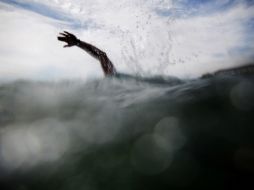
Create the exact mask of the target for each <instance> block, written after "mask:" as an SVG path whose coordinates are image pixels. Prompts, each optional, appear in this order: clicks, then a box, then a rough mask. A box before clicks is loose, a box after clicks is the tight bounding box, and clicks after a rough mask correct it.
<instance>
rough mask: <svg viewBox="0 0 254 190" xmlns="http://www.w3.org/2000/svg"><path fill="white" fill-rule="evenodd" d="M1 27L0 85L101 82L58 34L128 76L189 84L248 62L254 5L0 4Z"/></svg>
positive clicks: (96, 0)
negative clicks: (88, 46)
mask: <svg viewBox="0 0 254 190" xmlns="http://www.w3.org/2000/svg"><path fill="white" fill-rule="evenodd" d="M0 22H1V25H0V41H1V43H0V80H2V81H5V80H17V79H28V80H47V81H48V80H49V81H58V80H66V79H67V80H69V79H81V80H87V79H91V78H102V77H103V72H102V70H101V68H100V64H99V63H98V61H97V60H95V59H94V58H92V57H90V56H89V55H88V54H86V53H85V52H84V51H83V50H81V49H78V48H77V47H71V48H63V45H64V43H62V42H59V41H57V35H58V33H59V32H62V31H63V30H66V31H69V32H71V33H73V34H75V35H76V36H77V37H78V38H79V39H81V40H83V41H86V42H89V43H92V44H93V45H95V46H97V47H98V48H100V49H102V50H103V51H105V52H106V53H107V55H108V57H109V58H110V59H111V61H112V62H113V63H114V65H115V67H116V69H117V71H119V72H122V73H129V74H133V75H142V76H151V75H167V76H168V75H172V76H177V77H180V78H195V77H199V76H201V75H202V74H204V73H207V72H214V71H216V70H218V69H222V68H229V67H234V66H238V65H244V64H247V63H253V58H254V35H253V31H254V0H178V1H177V0H118V1H115V0H0Z"/></svg>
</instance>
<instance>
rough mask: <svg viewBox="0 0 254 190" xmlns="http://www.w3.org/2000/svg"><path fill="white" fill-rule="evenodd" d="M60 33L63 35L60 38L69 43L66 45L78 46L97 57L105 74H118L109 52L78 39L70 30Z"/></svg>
mask: <svg viewBox="0 0 254 190" xmlns="http://www.w3.org/2000/svg"><path fill="white" fill-rule="evenodd" d="M60 35H62V36H59V37H58V40H60V41H63V42H66V43H67V45H65V46H64V47H71V46H78V47H79V48H81V49H83V50H85V51H86V52H87V53H89V54H90V55H91V56H93V57H94V58H96V59H98V60H99V61H100V63H101V66H102V69H103V71H104V74H105V75H114V74H116V70H115V68H114V65H113V64H112V62H111V61H110V60H109V58H108V57H107V54H106V53H105V52H103V51H101V50H100V49H98V48H97V47H95V46H93V45H91V44H89V43H86V42H83V41H81V40H79V39H77V38H76V36H74V35H73V34H71V33H69V32H66V31H64V33H60Z"/></svg>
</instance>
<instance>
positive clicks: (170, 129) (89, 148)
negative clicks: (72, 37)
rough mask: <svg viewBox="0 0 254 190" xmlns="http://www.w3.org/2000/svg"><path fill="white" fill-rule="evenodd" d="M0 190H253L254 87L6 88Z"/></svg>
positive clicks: (212, 82)
mask: <svg viewBox="0 0 254 190" xmlns="http://www.w3.org/2000/svg"><path fill="white" fill-rule="evenodd" d="M0 105H1V107H0V115H1V117H0V124H1V129H0V135H1V137H0V139H1V146H0V158H1V159H0V171H1V173H0V181H1V189H10V190H11V189H22V190H23V189H111V190H112V189H190V188H193V189H231V188H235V187H237V188H239V189H240V188H242V187H245V186H248V185H251V186H252V187H253V176H254V175H253V174H254V165H253V163H254V162H253V159H254V151H253V145H254V138H253V137H254V136H253V134H254V128H253V126H254V125H253V124H254V117H253V114H254V77H253V75H236V76H234V75H227V74H222V75H220V76H213V77H211V78H209V77H208V78H203V79H196V80H186V81H184V80H180V79H177V78H169V77H168V78H162V77H155V78H139V77H130V76H127V75H119V76H118V77H115V78H105V79H100V80H94V81H89V82H86V83H84V82H82V81H62V82H58V83H52V82H31V81H16V82H12V83H7V84H2V85H1V86H0Z"/></svg>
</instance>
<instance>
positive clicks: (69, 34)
mask: <svg viewBox="0 0 254 190" xmlns="http://www.w3.org/2000/svg"><path fill="white" fill-rule="evenodd" d="M64 33H66V34H67V35H68V36H72V37H73V36H74V35H73V34H71V33H69V32H67V31H64Z"/></svg>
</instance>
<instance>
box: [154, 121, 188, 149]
mask: <svg viewBox="0 0 254 190" xmlns="http://www.w3.org/2000/svg"><path fill="white" fill-rule="evenodd" d="M154 131H155V134H156V135H159V136H160V137H161V138H163V139H164V140H165V141H166V142H167V144H169V145H170V146H171V147H172V148H173V149H174V150H177V149H179V148H181V147H182V146H183V145H184V143H185V137H184V136H183V134H182V133H181V130H180V128H179V120H178V119H177V118H176V117H165V118H163V119H161V120H160V121H159V122H158V123H157V125H156V126H155V129H154Z"/></svg>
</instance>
